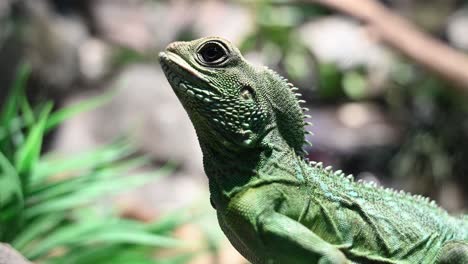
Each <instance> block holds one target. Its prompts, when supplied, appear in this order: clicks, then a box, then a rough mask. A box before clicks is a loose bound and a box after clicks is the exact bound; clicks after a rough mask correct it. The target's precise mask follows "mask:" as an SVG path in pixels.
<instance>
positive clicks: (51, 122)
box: [45, 91, 115, 131]
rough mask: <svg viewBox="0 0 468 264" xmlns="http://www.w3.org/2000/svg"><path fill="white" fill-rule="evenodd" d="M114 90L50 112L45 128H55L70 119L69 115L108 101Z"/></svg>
mask: <svg viewBox="0 0 468 264" xmlns="http://www.w3.org/2000/svg"><path fill="white" fill-rule="evenodd" d="M114 94H115V91H112V92H108V93H105V94H103V95H101V96H97V97H94V98H92V99H89V100H85V101H83V102H80V103H77V104H75V105H71V106H69V107H66V108H63V109H61V110H58V111H56V112H54V113H52V114H51V115H50V117H49V119H48V120H47V123H46V126H45V128H46V129H45V130H46V131H49V130H51V129H53V128H55V127H56V126H57V125H59V124H61V123H62V122H64V121H65V120H67V119H70V118H71V117H73V116H75V115H77V114H79V113H82V112H86V111H89V110H92V109H95V108H97V107H99V106H102V105H104V104H105V103H107V102H109V101H110V100H111V99H112V97H113V96H114Z"/></svg>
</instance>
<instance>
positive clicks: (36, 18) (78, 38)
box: [26, 0, 89, 93]
mask: <svg viewBox="0 0 468 264" xmlns="http://www.w3.org/2000/svg"><path fill="white" fill-rule="evenodd" d="M26 10H27V14H28V19H29V20H28V24H27V33H28V34H26V36H27V37H26V46H27V49H26V56H27V58H28V59H29V60H30V61H31V63H32V67H33V71H34V72H35V73H36V74H37V75H38V76H39V78H40V79H41V82H43V85H44V84H45V85H47V86H48V87H50V88H52V89H55V92H60V93H63V92H64V91H66V90H69V89H70V88H71V87H72V86H73V84H75V83H76V82H77V80H78V79H80V78H81V76H80V72H81V71H80V64H79V56H78V50H79V47H80V45H81V44H82V43H83V42H84V41H85V40H86V39H88V37H89V34H88V31H87V28H86V25H85V23H84V21H82V19H80V18H79V17H64V16H61V15H58V14H56V13H54V11H53V10H52V8H51V6H50V5H49V4H48V2H46V1H43V0H38V1H27V2H26Z"/></svg>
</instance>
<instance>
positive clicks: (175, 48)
mask: <svg viewBox="0 0 468 264" xmlns="http://www.w3.org/2000/svg"><path fill="white" fill-rule="evenodd" d="M159 57H160V62H161V66H162V69H163V71H164V73H165V75H166V77H167V79H168V81H169V83H170V84H171V86H172V88H173V90H174V92H175V94H176V95H177V97H178V98H179V100H180V101H181V103H182V105H183V106H184V108H185V109H186V111H187V112H188V114H189V116H190V118H191V120H192V123H193V124H194V126H195V129H196V131H197V134H198V136H199V138H200V140H203V138H205V139H206V140H210V141H217V143H221V144H222V145H224V146H228V147H231V148H236V149H239V148H256V147H260V144H262V143H265V142H262V141H263V139H264V138H265V136H266V135H268V134H269V133H271V132H272V131H276V132H278V133H276V134H277V135H279V137H281V138H283V139H284V141H285V142H286V143H287V144H289V145H290V146H291V147H292V148H294V150H296V151H297V153H300V152H302V145H303V143H304V132H305V131H304V115H303V112H302V110H301V108H300V106H299V103H298V100H297V98H296V96H295V95H294V93H293V92H292V91H291V88H292V86H291V85H290V84H288V83H287V82H286V80H285V79H284V78H282V77H280V76H279V75H278V74H276V73H275V72H273V71H272V70H269V69H268V68H265V67H261V68H260V67H255V66H253V65H251V64H250V63H248V62H247V61H246V60H245V59H244V58H243V57H242V55H241V53H240V51H239V50H238V49H237V48H236V47H235V46H233V45H232V44H231V43H230V42H229V41H227V40H224V39H221V38H216V37H212V38H202V39H198V40H194V41H190V42H174V43H171V44H170V45H169V46H168V47H167V48H166V50H165V51H164V52H161V53H160V54H159Z"/></svg>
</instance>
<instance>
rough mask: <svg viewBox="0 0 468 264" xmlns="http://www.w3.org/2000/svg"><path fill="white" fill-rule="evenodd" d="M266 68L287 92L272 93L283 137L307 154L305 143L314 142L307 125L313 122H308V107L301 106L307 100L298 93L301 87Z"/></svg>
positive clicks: (302, 153)
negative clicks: (310, 139) (307, 137)
mask: <svg viewBox="0 0 468 264" xmlns="http://www.w3.org/2000/svg"><path fill="white" fill-rule="evenodd" d="M265 69H266V70H267V71H268V72H269V73H270V75H271V76H272V77H273V78H274V79H277V81H278V82H279V83H278V84H280V86H284V87H285V88H286V89H284V90H285V91H286V93H281V92H279V91H278V92H277V93H272V95H273V96H276V98H272V99H273V100H274V104H275V107H277V108H278V109H274V110H275V114H276V118H277V123H278V124H277V125H278V129H279V130H280V133H281V135H282V136H283V138H284V139H285V140H286V141H287V142H288V144H289V145H290V146H292V147H293V148H294V150H295V151H296V153H297V154H298V155H300V156H302V157H303V156H304V155H307V154H308V153H307V151H305V150H304V149H303V147H304V145H310V146H312V144H311V143H310V142H309V141H308V140H307V139H306V135H308V134H309V135H313V134H312V133H311V132H309V131H307V129H306V126H311V125H312V123H310V122H308V121H307V119H309V118H311V116H310V115H307V114H306V112H308V111H309V109H308V108H306V107H301V105H302V104H304V103H305V102H306V101H305V100H302V99H301V97H302V94H300V93H298V91H299V88H297V87H295V86H294V84H292V83H290V82H289V81H288V80H287V79H286V78H284V77H282V76H281V75H279V74H278V73H276V72H275V71H273V70H271V69H270V68H268V67H265Z"/></svg>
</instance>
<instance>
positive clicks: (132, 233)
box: [25, 217, 184, 259]
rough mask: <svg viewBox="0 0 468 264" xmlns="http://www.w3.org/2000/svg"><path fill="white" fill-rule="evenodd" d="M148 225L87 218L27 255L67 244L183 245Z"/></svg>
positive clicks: (53, 235)
mask: <svg viewBox="0 0 468 264" xmlns="http://www.w3.org/2000/svg"><path fill="white" fill-rule="evenodd" d="M143 227H144V224H143V223H139V222H136V221H130V220H121V219H115V218H114V219H105V218H101V219H99V218H98V219H96V218H92V217H91V218H90V219H86V220H84V221H82V222H80V223H79V224H74V225H69V226H65V227H62V228H59V229H58V230H56V231H55V232H53V233H52V234H50V235H49V236H48V237H46V238H45V239H44V240H42V241H41V243H40V244H38V245H37V247H34V248H33V249H31V250H30V251H28V252H27V253H26V254H25V255H26V257H28V258H31V259H35V258H38V257H40V256H42V255H44V254H47V253H48V252H49V251H50V250H52V249H54V248H57V247H63V246H78V245H92V244H95V245H96V244H101V243H102V244H106V243H109V244H119V243H125V244H127V243H129V244H138V245H147V246H156V247H167V248H173V247H181V246H183V245H184V244H183V243H182V242H181V241H179V240H176V239H173V238H170V237H166V236H160V235H155V234H151V233H149V232H146V231H145V230H144V229H143Z"/></svg>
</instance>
